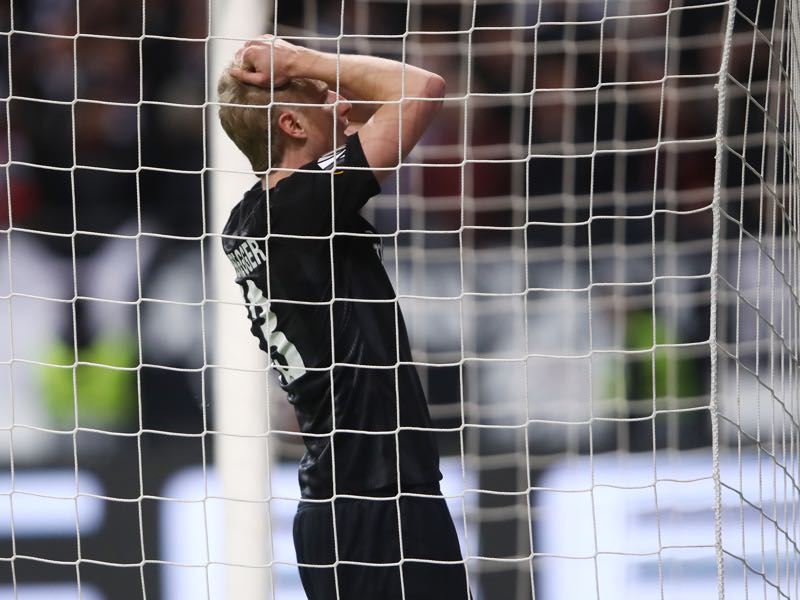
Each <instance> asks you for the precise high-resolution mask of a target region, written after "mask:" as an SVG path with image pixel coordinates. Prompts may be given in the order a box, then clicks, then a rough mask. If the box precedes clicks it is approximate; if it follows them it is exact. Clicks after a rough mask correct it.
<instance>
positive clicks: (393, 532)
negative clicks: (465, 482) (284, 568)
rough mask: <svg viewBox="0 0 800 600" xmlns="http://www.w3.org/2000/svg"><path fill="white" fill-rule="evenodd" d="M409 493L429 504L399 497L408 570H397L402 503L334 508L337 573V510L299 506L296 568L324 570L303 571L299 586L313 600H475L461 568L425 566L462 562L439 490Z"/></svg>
mask: <svg viewBox="0 0 800 600" xmlns="http://www.w3.org/2000/svg"><path fill="white" fill-rule="evenodd" d="M407 491H408V492H412V493H420V494H428V495H430V497H429V498H423V497H419V496H413V497H409V496H405V495H403V496H401V498H400V501H399V504H400V517H401V525H402V531H403V559H404V562H403V563H402V567H401V566H399V565H397V564H395V565H392V564H391V563H399V562H400V559H401V555H400V543H399V534H398V531H399V528H398V526H397V504H398V503H397V501H395V500H394V499H379V498H376V499H374V500H372V499H369V500H358V499H351V498H337V499H336V500H335V501H334V505H335V507H336V542H337V543H336V546H337V547H338V550H339V553H338V559H339V564H337V565H336V566H335V567H334V566H333V565H334V563H335V562H336V553H335V549H334V533H333V521H332V519H331V503H330V502H322V503H312V502H301V503H300V505H299V506H298V508H297V514H296V515H295V518H294V546H295V550H296V552H297V562H298V563H301V564H305V565H321V566H320V567H311V566H304V567H303V566H301V567H300V579H301V580H302V582H303V588H304V589H305V592H306V595H307V596H308V598H309V600H373V599H374V600H469V598H470V596H469V592H468V586H467V578H466V569H465V568H464V564H463V562H457V563H454V564H442V563H430V562H419V559H427V560H434V561H462V557H461V550H460V548H459V546H458V537H457V536H456V530H455V527H454V526H453V520H452V518H451V516H450V511H449V510H448V508H447V503H446V502H445V500H444V499H443V498H442V497H441V495H440V493H439V486H438V485H436V484H434V485H428V486H424V487H417V488H409V489H408V490H407ZM415 559H417V560H415ZM341 561H353V562H360V563H370V564H369V565H352V564H341ZM387 564H388V565H389V566H385V565H387ZM401 570H402V583H401ZM337 587H338V594H337Z"/></svg>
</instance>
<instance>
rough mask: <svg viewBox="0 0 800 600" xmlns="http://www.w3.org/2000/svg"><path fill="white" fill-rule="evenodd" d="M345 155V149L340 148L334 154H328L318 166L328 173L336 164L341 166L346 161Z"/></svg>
mask: <svg viewBox="0 0 800 600" xmlns="http://www.w3.org/2000/svg"><path fill="white" fill-rule="evenodd" d="M344 154H345V147H344V146H339V147H338V148H336V150H333V151H332V152H328V153H327V154H325V155H323V156H321V157H320V159H319V160H318V161H317V165H319V168H320V169H322V170H323V171H327V170H328V169H330V168H331V167H332V166H333V165H334V164H340V163H341V162H342V161H343V160H344Z"/></svg>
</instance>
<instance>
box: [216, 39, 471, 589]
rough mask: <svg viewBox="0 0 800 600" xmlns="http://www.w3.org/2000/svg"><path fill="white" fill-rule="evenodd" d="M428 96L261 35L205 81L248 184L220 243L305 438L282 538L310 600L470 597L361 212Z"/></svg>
mask: <svg viewBox="0 0 800 600" xmlns="http://www.w3.org/2000/svg"><path fill="white" fill-rule="evenodd" d="M444 86H445V84H444V81H443V80H442V78H441V77H439V76H438V75H435V74H433V73H430V72H427V71H424V70H422V69H419V68H416V67H413V66H410V65H404V64H402V63H398V62H394V61H391V60H385V59H382V58H376V57H369V56H349V55H338V56H337V55H335V54H327V53H322V52H317V51H314V50H310V49H307V48H303V47H300V46H296V45H293V44H290V43H289V42H287V41H285V40H281V39H278V38H274V37H271V36H264V37H263V38H261V39H260V40H257V41H253V42H248V43H247V44H245V46H244V47H243V48H242V49H241V50H239V52H237V54H236V59H235V63H234V65H233V66H231V67H230V68H229V69H228V70H226V72H225V73H224V74H223V75H222V77H221V79H220V82H219V98H220V101H221V102H222V103H228V104H230V105H228V106H222V107H221V108H220V119H221V121H222V125H223V127H224V129H225V131H226V132H227V133H228V135H229V136H230V137H231V139H232V140H233V141H234V142H235V143H236V144H237V146H238V147H239V148H240V149H241V150H242V152H243V153H244V154H245V155H246V156H247V157H248V158H249V160H250V162H251V164H252V166H253V170H254V171H255V172H256V173H257V174H260V175H261V174H263V175H262V176H261V177H260V180H259V181H258V182H257V183H256V184H255V185H254V186H253V187H252V188H251V189H250V190H249V191H248V192H246V193H245V195H244V198H243V199H242V200H241V201H240V202H239V204H237V205H236V207H235V208H234V209H233V211H232V212H231V216H230V219H229V220H228V223H227V225H226V226H225V230H224V233H223V246H224V250H225V252H226V254H227V255H228V257H229V258H230V259H231V261H232V262H233V265H234V268H235V270H236V281H237V283H238V284H239V285H240V286H241V287H242V290H243V292H244V296H245V299H246V302H247V308H248V314H249V317H250V320H251V330H252V332H253V334H254V335H255V336H256V337H257V338H258V341H259V345H260V347H261V348H262V350H264V351H265V352H268V353H269V354H270V356H271V358H272V363H273V365H274V366H275V368H276V370H277V371H278V377H279V380H280V384H281V386H282V387H283V388H284V389H285V390H286V392H287V393H288V397H289V401H290V402H291V403H292V405H293V406H294V409H295V412H296V415H297V420H298V423H299V427H300V431H301V432H302V433H303V434H304V442H305V445H306V454H305V456H304V457H303V459H302V462H301V463H300V470H299V480H300V488H301V494H302V501H301V502H300V504H299V506H298V510H297V514H296V516H295V521H294V541H295V550H296V552H297V560H298V563H300V564H301V565H310V566H301V567H300V577H301V579H302V582H303V587H304V589H305V591H306V594H307V595H308V598H309V599H310V600H328V599H330V600H333V599H339V600H372V599H375V600H377V599H381V600H394V599H397V600H399V599H400V598H406V599H407V600H467V599H468V597H469V592H468V587H467V581H466V570H465V568H464V564H463V562H462V557H461V552H460V549H459V545H458V539H457V536H456V532H455V528H454V526H453V522H452V518H451V516H450V513H449V511H448V509H447V505H446V503H445V501H444V499H443V498H442V497H441V492H440V490H439V481H440V479H441V474H440V472H439V454H438V450H437V446H436V440H435V438H434V435H433V432H432V431H430V427H431V420H430V414H429V412H428V407H427V403H426V400H425V396H424V393H423V390H422V386H421V384H420V380H419V376H418V374H417V372H416V369H415V368H414V366H413V365H412V364H410V363H411V361H412V357H411V351H410V346H409V342H408V336H407V333H406V327H405V324H404V322H403V317H402V314H401V313H400V309H399V306H398V304H397V297H396V294H395V292H394V290H393V288H392V285H391V282H390V280H389V277H388V276H387V274H386V271H385V269H384V267H383V263H382V259H381V249H382V246H381V238H380V237H379V236H378V235H377V232H376V231H375V229H374V228H373V226H372V225H371V224H370V223H369V222H368V221H366V220H365V219H364V218H363V217H362V216H361V215H360V214H359V210H360V209H361V207H362V206H364V204H365V203H366V202H367V201H368V200H369V199H370V198H372V197H373V196H375V195H377V194H378V193H379V192H380V185H379V182H380V181H381V180H382V179H383V178H384V177H385V176H386V175H388V174H389V173H390V172H392V170H393V169H396V168H398V165H399V164H400V161H401V160H402V159H403V157H404V156H406V154H407V153H408V152H409V151H410V150H411V149H412V148H413V147H414V145H415V144H416V143H417V141H418V140H419V139H420V137H421V136H422V134H423V132H424V131H425V129H426V127H427V126H428V124H429V123H430V122H431V120H432V119H433V117H434V116H435V115H436V113H437V111H438V110H439V109H440V107H441V103H442V101H441V98H442V97H443V95H444ZM346 98H347V99H349V100H354V101H359V102H357V103H355V104H351V102H349V101H348V100H347V99H346ZM270 102H272V105H271V108H270V109H267V108H266V107H265V106H266V105H268V104H270ZM235 105H238V106H235ZM253 105H256V106H259V107H253ZM268 136H269V137H268ZM398 495H399V500H396V499H395V498H396V497H398ZM334 496H335V498H334ZM332 498H333V500H332ZM431 561H432V562H431ZM334 563H336V566H335V567H333V566H332V565H334ZM353 563H359V564H353ZM364 563H366V564H364Z"/></svg>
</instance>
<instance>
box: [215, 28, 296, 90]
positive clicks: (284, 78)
mask: <svg viewBox="0 0 800 600" xmlns="http://www.w3.org/2000/svg"><path fill="white" fill-rule="evenodd" d="M298 51H299V48H298V47H297V46H295V45H294V44H290V43H289V42H287V41H286V40H282V39H280V38H276V37H275V36H273V35H269V34H267V35H262V36H261V37H260V38H259V39H257V40H250V41H248V42H245V44H244V46H242V47H241V48H240V49H239V50H238V51H237V52H236V56H235V59H234V63H233V66H232V67H231V69H230V72H231V75H233V76H234V77H236V78H237V79H239V80H240V81H243V82H245V83H249V84H251V85H257V86H260V87H263V88H270V87H272V86H274V87H276V88H277V87H281V86H283V85H285V84H286V83H288V82H289V79H291V77H292V75H291V67H292V64H293V62H294V60H295V57H296V55H297V53H298Z"/></svg>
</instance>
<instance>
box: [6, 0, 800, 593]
mask: <svg viewBox="0 0 800 600" xmlns="http://www.w3.org/2000/svg"><path fill="white" fill-rule="evenodd" d="M111 7H113V9H112V8H111ZM262 33H275V34H277V35H279V36H283V37H286V38H287V39H290V40H292V41H293V42H295V43H298V44H304V45H308V46H311V47H314V48H316V49H320V50H324V51H328V52H338V53H342V54H344V53H361V54H365V55H378V56H385V57H388V58H392V59H395V60H401V61H404V62H406V63H407V64H411V65H417V66H420V67H423V68H425V69H428V70H430V71H433V72H435V73H438V74H441V75H442V76H443V77H444V78H445V80H446V81H447V89H446V97H445V100H444V105H443V109H442V111H441V113H440V115H439V116H438V118H437V119H436V120H435V121H434V123H433V124H432V125H431V127H430V128H429V130H428V131H427V132H426V134H425V135H424V137H423V138H422V140H421V142H420V144H419V145H418V146H417V147H416V148H415V149H414V150H413V151H412V153H411V154H410V155H409V157H408V158H407V159H406V160H404V161H403V163H402V164H401V165H400V166H399V167H398V168H397V169H395V172H394V173H393V174H391V175H390V176H389V177H388V178H387V179H386V180H385V181H384V183H383V185H382V191H381V193H380V194H379V195H378V196H376V197H375V198H374V199H372V200H371V201H370V202H369V203H368V204H367V205H366V206H365V207H364V208H363V209H362V214H363V216H364V217H365V218H366V219H367V220H368V221H369V222H370V223H372V224H374V225H375V227H376V229H377V230H378V232H379V236H380V238H381V240H382V243H383V262H384V266H385V267H386V270H387V273H388V275H389V277H390V279H391V281H392V284H393V286H394V289H395V290H396V292H397V303H398V305H399V307H400V308H401V309H402V311H403V315H404V318H405V322H406V324H407V327H408V333H409V337H410V341H411V346H412V347H411V350H412V355H413V358H414V363H415V366H416V368H417V370H418V372H419V374H420V377H421V380H422V383H423V386H424V388H425V391H426V394H427V397H428V401H429V406H430V411H431V415H432V418H433V423H434V427H435V428H436V432H437V433H436V435H437V440H438V443H439V448H440V451H441V454H442V469H441V470H442V473H443V475H444V480H443V482H442V490H443V493H444V495H445V497H446V498H447V501H448V504H449V506H450V510H451V512H452V514H453V516H454V521H455V525H456V529H457V532H458V535H459V540H460V543H461V547H462V552H463V555H464V562H465V565H466V568H467V572H468V575H469V579H470V586H471V589H472V593H473V598H474V600H494V599H495V598H503V599H508V600H530V599H533V598H536V599H537V600H560V599H561V598H581V599H593V600H605V599H608V598H628V597H630V598H637V599H639V600H651V599H652V600H666V599H671V598H680V600H694V599H697V600H700V599H702V600H706V599H708V598H717V599H718V600H739V599H742V600H744V599H747V600H752V599H753V598H763V599H764V600H766V599H767V598H770V599H772V598H786V599H798V600H800V575H798V567H800V549H798V535H799V534H798V530H799V528H800V518H799V516H800V504H799V502H800V484H798V479H799V478H800V471H799V469H800V396H799V395H798V381H799V380H800V370H799V369H798V365H799V361H800V356H799V352H798V342H799V338H800V262H798V260H800V232H799V231H798V228H799V227H800V223H799V222H798V218H799V216H800V212H799V211H800V209H799V208H798V202H800V198H798V189H800V188H799V186H798V184H800V181H799V179H798V167H800V158H798V156H797V135H798V132H797V124H798V119H800V100H798V97H800V87H799V84H798V73H799V72H800V59H799V58H798V56H800V54H798V47H799V46H800V5H798V2H797V0H535V1H528V0H341V1H338V2H330V1H326V0H269V1H267V2H265V1H263V0H260V1H259V0H174V1H163V2H151V1H147V0H141V1H140V2H136V1H133V0H131V2H127V3H108V2H101V1H98V0H26V1H25V2H9V3H6V4H5V5H3V6H0V52H2V53H3V55H2V57H0V64H2V65H3V67H2V68H3V69H4V72H3V74H2V76H0V103H2V104H1V105H0V109H2V110H0V123H1V125H0V131H2V132H3V133H4V135H3V140H4V143H3V144H2V150H0V598H1V599H4V598H9V599H11V598H14V599H21V600H38V599H40V598H47V599H48V600H66V599H67V598H69V599H74V598H80V599H89V600H105V599H110V598H113V599H114V600H129V599H131V600H132V599H145V598H146V599H147V600H161V599H168V600H184V599H186V600H189V599H192V600H195V599H197V598H207V599H208V600H222V599H233V598H237V599H238V598H247V599H253V600H262V599H263V600H266V599H270V600H303V598H305V595H304V593H303V591H302V587H301V584H300V579H299V576H298V570H297V560H296V557H295V553H294V547H293V541H292V517H293V514H294V510H295V508H296V506H297V502H298V500H299V490H298V487H297V465H298V462H299V460H300V457H301V456H302V452H303V445H302V439H301V437H300V435H299V433H298V431H297V424H296V421H295V419H294V415H293V412H292V409H291V407H290V406H289V404H288V403H287V402H286V399H285V396H284V394H283V393H282V392H281V391H280V389H279V386H278V385H277V383H276V381H275V378H274V377H273V374H272V367H271V365H269V364H268V362H267V359H266V357H265V356H263V353H261V352H260V351H259V350H258V347H257V343H256V341H255V339H254V338H253V337H252V336H251V335H250V333H249V323H248V321H247V317H246V308H245V305H244V302H243V300H242V297H241V294H240V290H239V288H238V287H237V286H236V284H235V282H234V269H233V267H232V266H231V265H230V263H229V261H228V259H227V258H226V257H225V255H224V253H223V252H222V248H221V243H220V241H221V231H222V229H223V225H224V223H225V221H226V219H227V216H228V214H229V213H230V210H231V209H232V208H233V206H234V204H235V203H236V202H237V201H238V200H239V198H241V195H242V193H243V192H244V191H245V190H246V189H247V188H248V187H249V186H250V185H252V183H253V182H254V178H253V175H252V172H251V169H250V166H249V164H248V163H247V161H246V159H245V158H244V157H243V156H242V155H241V154H240V153H239V151H238V150H237V149H236V148H235V146H234V145H233V144H232V143H231V142H230V141H229V140H228V139H227V137H226V136H225V134H224V133H223V132H222V130H221V127H220V125H219V122H218V117H217V112H218V109H219V99H218V97H217V93H216V82H217V79H218V77H219V75H220V73H221V72H222V70H223V69H224V67H225V66H226V65H227V64H228V63H229V62H230V60H231V59H232V57H233V53H234V52H235V50H236V49H237V48H238V47H239V46H240V45H241V44H242V43H243V42H244V41H245V40H247V39H252V38H255V37H257V36H259V35H260V34H262ZM265 143H266V139H265Z"/></svg>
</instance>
